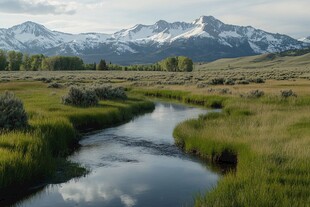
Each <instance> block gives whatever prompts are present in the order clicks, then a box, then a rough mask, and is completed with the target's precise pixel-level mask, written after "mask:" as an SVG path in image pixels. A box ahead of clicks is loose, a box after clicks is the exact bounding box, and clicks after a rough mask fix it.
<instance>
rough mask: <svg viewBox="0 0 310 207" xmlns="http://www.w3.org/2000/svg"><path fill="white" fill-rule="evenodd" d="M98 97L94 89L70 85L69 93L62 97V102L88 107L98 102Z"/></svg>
mask: <svg viewBox="0 0 310 207" xmlns="http://www.w3.org/2000/svg"><path fill="white" fill-rule="evenodd" d="M98 101H99V100H98V97H97V96H96V93H95V91H94V90H87V89H84V88H78V87H74V86H73V87H71V88H70V89H69V93H68V95H66V96H63V97H62V103H63V104H66V105H73V106H82V107H90V106H95V105H97V104H98Z"/></svg>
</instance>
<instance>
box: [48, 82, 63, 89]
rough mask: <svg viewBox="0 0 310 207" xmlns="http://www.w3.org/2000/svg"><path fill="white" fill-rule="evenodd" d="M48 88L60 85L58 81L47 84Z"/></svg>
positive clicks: (59, 86)
mask: <svg viewBox="0 0 310 207" xmlns="http://www.w3.org/2000/svg"><path fill="white" fill-rule="evenodd" d="M47 87H48V88H62V85H61V84H59V83H50V84H48V86H47Z"/></svg>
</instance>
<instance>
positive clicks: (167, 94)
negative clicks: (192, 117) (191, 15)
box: [133, 89, 227, 108]
mask: <svg viewBox="0 0 310 207" xmlns="http://www.w3.org/2000/svg"><path fill="white" fill-rule="evenodd" d="M133 92H134V93H138V94H143V95H145V96H150V97H157V98H168V99H175V100H178V101H182V102H184V103H188V104H197V105H201V106H205V107H211V108H222V107H223V105H224V101H225V100H227V97H225V96H217V95H213V96H201V95H195V94H191V93H190V92H186V91H177V90H160V89H147V90H144V89H135V90H134V91H133Z"/></svg>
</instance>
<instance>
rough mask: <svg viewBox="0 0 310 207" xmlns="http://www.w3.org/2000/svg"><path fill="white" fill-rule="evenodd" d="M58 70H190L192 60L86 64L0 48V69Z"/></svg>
mask: <svg viewBox="0 0 310 207" xmlns="http://www.w3.org/2000/svg"><path fill="white" fill-rule="evenodd" d="M4 70H7V71H38V70H48V71H58V70H123V71H170V72H190V71H192V70H193V61H192V60H191V59H189V58H188V57H184V56H179V57H169V58H166V59H164V60H162V61H160V62H158V63H155V64H147V65H129V66H122V65H117V64H112V63H111V62H109V63H107V62H106V61H105V60H104V59H102V60H100V62H99V63H98V64H97V63H92V64H86V63H84V62H83V60H82V59H81V58H79V57H76V56H72V57H70V56H52V57H47V56H45V55H42V54H36V55H29V54H23V53H21V52H16V51H8V52H6V51H4V50H0V71H4Z"/></svg>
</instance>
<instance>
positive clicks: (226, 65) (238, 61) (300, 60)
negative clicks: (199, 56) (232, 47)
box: [195, 53, 310, 70]
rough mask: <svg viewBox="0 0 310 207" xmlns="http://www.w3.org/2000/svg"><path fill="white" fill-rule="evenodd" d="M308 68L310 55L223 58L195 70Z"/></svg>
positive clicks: (198, 65)
mask: <svg viewBox="0 0 310 207" xmlns="http://www.w3.org/2000/svg"><path fill="white" fill-rule="evenodd" d="M293 67H307V68H309V69H310V53H307V54H304V55H300V56H283V55H281V54H274V53H269V54H263V55H255V56H249V57H240V58H223V59H219V60H216V61H213V62H210V63H203V64H196V65H195V70H214V69H222V70H234V69H259V68H262V69H266V68H270V69H273V68H293Z"/></svg>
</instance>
